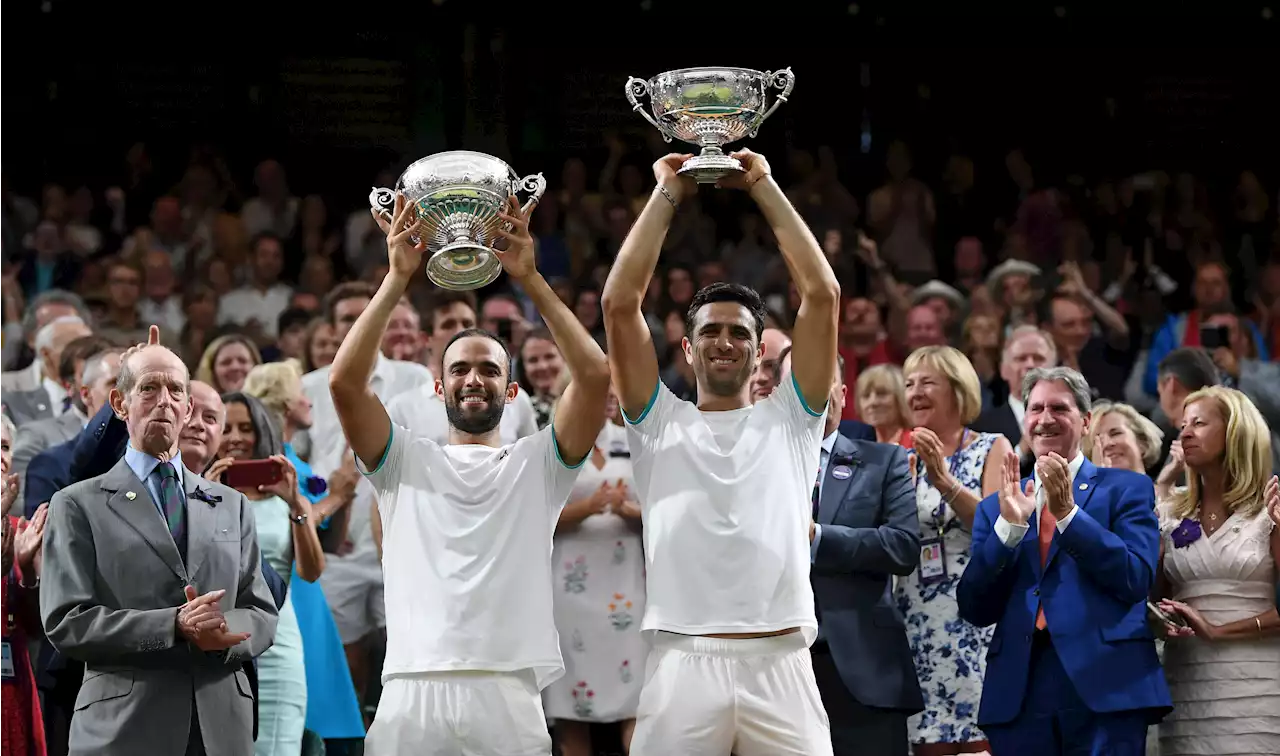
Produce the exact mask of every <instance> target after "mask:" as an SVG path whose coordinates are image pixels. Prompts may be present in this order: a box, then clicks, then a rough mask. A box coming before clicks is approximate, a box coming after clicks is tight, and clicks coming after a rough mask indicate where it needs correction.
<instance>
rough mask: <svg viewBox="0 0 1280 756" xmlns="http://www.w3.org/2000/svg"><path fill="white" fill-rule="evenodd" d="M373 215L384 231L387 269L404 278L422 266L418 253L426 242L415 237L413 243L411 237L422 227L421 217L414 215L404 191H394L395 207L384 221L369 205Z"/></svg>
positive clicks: (421, 253) (414, 210) (423, 251)
mask: <svg viewBox="0 0 1280 756" xmlns="http://www.w3.org/2000/svg"><path fill="white" fill-rule="evenodd" d="M370 212H371V213H373V219H374V221H376V222H377V224H378V228H380V229H382V232H383V233H384V234H386V235H387V264H388V266H389V267H390V268H391V272H392V273H395V274H396V275H398V276H401V277H403V278H408V277H409V276H412V275H413V274H414V273H416V272H417V271H418V269H419V268H421V267H422V255H423V254H424V253H425V252H426V251H427V242H426V240H425V239H422V238H421V237H419V239H418V241H417V242H416V243H415V242H414V240H413V237H414V236H416V235H417V234H418V232H419V231H420V230H421V229H422V219H421V218H419V217H418V216H417V212H416V209H415V207H414V205H413V203H411V202H408V201H407V200H406V199H405V197H404V195H403V194H401V193H399V192H396V203H395V210H394V212H393V213H392V216H391V218H392V219H391V220H390V221H388V220H387V219H386V218H385V217H384V216H383V215H382V214H381V213H382V212H383V211H380V210H378V209H371V210H370Z"/></svg>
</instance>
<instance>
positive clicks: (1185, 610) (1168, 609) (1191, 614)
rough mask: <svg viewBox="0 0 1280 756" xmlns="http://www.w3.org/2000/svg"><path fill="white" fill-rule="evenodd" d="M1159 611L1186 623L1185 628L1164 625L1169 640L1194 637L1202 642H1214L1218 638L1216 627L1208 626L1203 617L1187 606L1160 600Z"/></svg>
mask: <svg viewBox="0 0 1280 756" xmlns="http://www.w3.org/2000/svg"><path fill="white" fill-rule="evenodd" d="M1160 611H1162V612H1164V613H1165V614H1168V615H1169V616H1172V617H1176V616H1181V617H1182V618H1183V619H1185V620H1186V621H1187V627H1179V626H1178V625H1174V624H1171V623H1165V634H1166V635H1168V636H1169V637H1170V638H1189V637H1191V636H1195V637H1197V638H1203V639H1204V640H1215V639H1217V637H1218V626H1217V625H1211V624H1209V621H1208V620H1206V619H1205V618H1204V615H1202V614H1200V612H1199V611H1197V610H1196V609H1195V608H1194V607H1192V606H1190V605H1188V604H1184V603H1182V602H1181V601H1174V600H1173V599H1162V600H1161V601H1160Z"/></svg>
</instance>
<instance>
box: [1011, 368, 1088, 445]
mask: <svg viewBox="0 0 1280 756" xmlns="http://www.w3.org/2000/svg"><path fill="white" fill-rule="evenodd" d="M1088 431H1089V415H1086V414H1083V413H1081V412H1080V408H1079V407H1077V406H1076V401H1075V397H1074V396H1073V395H1072V393H1071V389H1069V388H1067V384H1065V383H1063V382H1062V381H1040V382H1039V383H1037V384H1036V385H1035V388H1033V389H1031V395H1030V396H1029V397H1027V416H1026V419H1025V421H1024V427H1023V433H1025V434H1026V435H1027V437H1028V438H1030V439H1031V450H1032V452H1034V453H1035V455H1036V456H1037V457H1041V456H1044V455H1046V454H1048V453H1049V452H1057V453H1058V454H1059V455H1060V456H1061V457H1063V458H1064V459H1066V460H1067V461H1068V462H1070V461H1071V460H1072V459H1074V458H1075V456H1076V453H1077V452H1078V451H1079V450H1080V439H1081V438H1084V434H1085V433H1087V432H1088Z"/></svg>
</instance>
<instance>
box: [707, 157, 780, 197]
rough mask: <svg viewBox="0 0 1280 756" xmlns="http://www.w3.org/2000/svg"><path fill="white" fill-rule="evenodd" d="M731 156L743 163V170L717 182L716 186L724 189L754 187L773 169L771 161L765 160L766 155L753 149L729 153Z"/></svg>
mask: <svg viewBox="0 0 1280 756" xmlns="http://www.w3.org/2000/svg"><path fill="white" fill-rule="evenodd" d="M729 157H731V158H736V159H737V160H738V162H740V163H742V172H737V171H735V172H733V173H731V174H729V175H728V176H725V177H724V178H722V179H720V180H719V181H717V182H716V186H718V187H720V188H722V189H748V190H750V189H752V188H754V187H755V185H756V182H757V181H759V180H760V179H762V178H765V177H766V176H769V175H770V174H771V173H772V172H773V171H772V169H770V168H769V161H768V160H765V158H764V155H759V154H756V153H754V152H752V151H751V150H738V151H737V152H733V153H730V154H729Z"/></svg>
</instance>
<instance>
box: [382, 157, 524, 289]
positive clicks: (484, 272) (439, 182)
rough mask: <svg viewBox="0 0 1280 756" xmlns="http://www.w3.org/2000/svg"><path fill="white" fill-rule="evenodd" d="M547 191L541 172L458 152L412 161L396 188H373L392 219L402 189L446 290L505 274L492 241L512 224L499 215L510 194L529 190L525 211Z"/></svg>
mask: <svg viewBox="0 0 1280 756" xmlns="http://www.w3.org/2000/svg"><path fill="white" fill-rule="evenodd" d="M546 189H547V180H546V179H545V178H543V177H542V174H541V173H538V174H535V175H532V176H525V177H524V178H521V177H520V176H518V175H517V174H516V172H515V171H513V170H512V169H511V166H509V165H507V164H506V163H504V162H502V161H501V160H499V159H498V158H496V157H493V156H492V155H486V154H484V153H482V152H467V151H465V150H456V151H453V152H441V153H437V154H435V155H431V156H429V157H424V158H422V159H421V160H418V161H416V162H415V163H414V164H413V165H410V166H409V167H408V168H407V169H405V172H404V173H402V174H400V179H399V180H398V181H397V182H396V188H395V191H392V190H391V189H386V188H382V187H374V188H373V191H372V192H371V193H370V194H369V204H370V205H372V206H373V208H374V209H375V210H377V211H378V213H379V214H380V215H382V216H383V217H385V218H387V219H389V220H390V219H392V213H393V212H394V209H395V201H396V193H397V192H401V193H403V194H404V195H405V200H406V201H407V202H410V203H412V204H413V206H414V210H415V214H416V216H417V217H418V218H420V219H421V220H422V232H421V233H422V236H421V238H422V239H423V240H425V241H426V243H427V251H428V252H430V253H431V257H430V258H429V259H428V260H427V277H428V278H430V279H431V282H432V283H434V284H435V285H436V286H439V287H440V288H442V289H453V290H455V291H466V290H468V289H479V288H481V287H483V286H487V285H489V284H491V283H493V281H494V280H495V279H496V278H497V277H498V276H499V275H501V274H502V262H501V261H500V260H499V259H498V256H497V254H495V253H494V251H493V242H494V240H495V239H497V238H499V237H498V235H497V233H496V230H497V229H498V227H499V226H501V227H503V228H504V229H510V228H511V225H510V224H509V223H505V222H504V221H503V220H502V219H500V218H499V217H498V211H499V210H502V209H503V208H504V207H506V205H507V197H508V196H509V195H513V194H517V193H519V192H520V191H526V192H529V194H530V197H529V200H528V201H527V202H525V204H524V207H522V208H521V210H522V211H525V210H528V209H529V207H530V206H531V205H533V204H534V203H536V202H537V201H538V200H539V199H540V198H541V197H542V193H543V192H545V191H546Z"/></svg>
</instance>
